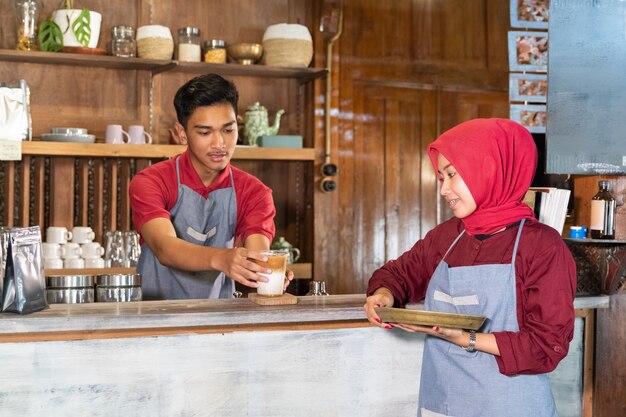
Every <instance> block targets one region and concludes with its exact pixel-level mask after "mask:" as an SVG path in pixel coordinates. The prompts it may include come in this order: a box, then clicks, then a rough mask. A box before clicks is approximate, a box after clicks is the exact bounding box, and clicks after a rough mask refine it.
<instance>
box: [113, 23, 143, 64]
mask: <svg viewBox="0 0 626 417" xmlns="http://www.w3.org/2000/svg"><path fill="white" fill-rule="evenodd" d="M111 55H113V56H119V57H124V58H133V57H135V56H136V55H137V44H136V42H135V29H134V28H133V27H132V26H113V27H112V28H111Z"/></svg>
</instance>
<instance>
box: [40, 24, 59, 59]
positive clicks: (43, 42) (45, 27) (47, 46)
mask: <svg viewBox="0 0 626 417" xmlns="http://www.w3.org/2000/svg"><path fill="white" fill-rule="evenodd" d="M37 39H39V47H40V48H41V50H42V51H47V52H58V51H60V50H61V48H62V47H63V33H61V28H60V27H59V25H57V24H56V23H54V21H53V20H52V19H46V20H44V21H43V22H41V25H39V33H37Z"/></svg>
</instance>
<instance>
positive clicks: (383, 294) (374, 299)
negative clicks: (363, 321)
mask: <svg viewBox="0 0 626 417" xmlns="http://www.w3.org/2000/svg"><path fill="white" fill-rule="evenodd" d="M393 302H394V299H393V294H391V291H389V290H388V289H387V288H379V289H377V290H376V291H374V294H372V295H370V296H369V297H367V300H365V305H364V306H363V309H364V310H365V315H366V316H367V320H369V322H370V323H372V324H373V325H375V326H378V327H384V328H385V329H391V328H392V326H391V325H389V324H386V323H383V322H382V320H381V319H380V317H378V314H376V310H375V309H374V308H375V307H393Z"/></svg>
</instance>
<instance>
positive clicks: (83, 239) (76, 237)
mask: <svg viewBox="0 0 626 417" xmlns="http://www.w3.org/2000/svg"><path fill="white" fill-rule="evenodd" d="M95 237H96V234H95V233H94V232H93V230H92V229H91V227H86V226H75V227H74V228H73V229H72V242H73V243H78V244H82V243H89V242H91V241H93V240H94V238H95Z"/></svg>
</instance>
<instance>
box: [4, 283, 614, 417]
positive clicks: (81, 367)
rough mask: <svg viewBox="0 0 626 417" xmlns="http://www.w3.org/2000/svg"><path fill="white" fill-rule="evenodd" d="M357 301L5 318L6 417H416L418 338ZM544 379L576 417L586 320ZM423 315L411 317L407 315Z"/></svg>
mask: <svg viewBox="0 0 626 417" xmlns="http://www.w3.org/2000/svg"><path fill="white" fill-rule="evenodd" d="M364 301H365V296H364V295H339V296H329V297H300V302H299V304H297V305H286V306H258V305H256V304H253V303H252V302H250V301H249V300H247V299H236V300H191V301H189V300H187V301H166V302H164V301H151V302H135V303H95V304H85V305H53V306H51V308H50V309H48V310H45V311H41V312H37V313H33V314H30V315H25V316H18V315H15V314H6V313H5V314H0V357H1V358H3V363H2V368H1V369H2V374H3V377H2V378H1V379H0V392H2V393H3V395H0V410H2V415H46V416H47V417H53V416H67V415H81V416H83V415H90V416H103V417H104V416H114V415H132V416H151V417H152V416H173V415H180V416H189V415H202V416H294V415H298V416H302V417H306V416H350V417H351V416H355V415H368V416H390V415H393V416H414V415H415V412H416V410H417V393H418V390H419V384H420V381H419V375H420V369H421V358H422V353H423V342H424V336H423V335H420V334H409V333H406V332H403V331H400V330H397V329H394V330H384V329H379V328H376V327H373V326H370V325H369V324H368V322H367V321H366V320H365V319H364V313H363V309H362V305H363V303H364ZM607 302H608V297H584V298H578V299H577V300H576V303H575V306H576V307H577V309H578V310H577V316H578V317H577V319H576V327H575V334H574V340H573V341H572V344H571V346H570V352H569V355H568V356H567V357H566V358H565V359H564V360H563V361H562V362H561V363H560V364H559V367H558V368H557V370H556V371H555V372H553V373H551V374H550V375H549V378H550V383H551V385H552V388H553V391H554V393H555V397H556V400H557V407H559V412H560V415H561V416H562V417H569V416H572V417H573V416H583V415H586V414H584V411H583V410H584V409H585V407H584V404H585V402H588V399H585V397H584V395H585V394H584V387H585V386H586V383H585V377H586V374H589V371H588V370H587V368H586V366H585V363H586V360H585V358H586V357H587V354H586V350H587V349H586V344H587V343H588V342H587V338H586V333H588V331H587V330H586V329H587V326H586V324H587V322H589V320H588V318H589V317H590V316H589V312H593V309H595V308H602V307H606V304H607ZM415 307H419V306H415Z"/></svg>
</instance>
